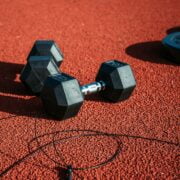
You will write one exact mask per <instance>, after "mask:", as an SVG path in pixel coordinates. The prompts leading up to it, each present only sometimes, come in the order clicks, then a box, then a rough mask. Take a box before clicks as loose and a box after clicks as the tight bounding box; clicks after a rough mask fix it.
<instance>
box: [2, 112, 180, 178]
mask: <svg viewBox="0 0 180 180" xmlns="http://www.w3.org/2000/svg"><path fill="white" fill-rule="evenodd" d="M32 114H33V113H32ZM42 115H45V114H42ZM16 116H17V115H16ZM16 116H15V115H12V116H11V117H9V118H14V117H16ZM4 119H8V117H6V118H4ZM0 120H3V119H0ZM67 133H81V134H79V135H74V136H67V137H63V138H59V139H55V137H56V136H57V135H60V134H67ZM84 133H85V134H84ZM47 135H53V138H52V141H50V142H48V143H46V144H43V145H41V144H40V141H39V140H38V139H40V138H42V137H44V136H47ZM93 136H94V137H98V136H103V137H111V138H112V139H113V140H115V141H116V144H117V147H116V150H115V152H114V153H113V154H112V155H111V156H110V157H109V158H108V159H106V160H104V161H103V162H100V163H99V164H96V165H92V166H86V167H74V166H72V165H71V164H67V163H66V162H65V159H64V158H63V156H62V154H61V152H60V150H59V149H57V145H58V144H61V143H63V142H65V141H68V140H72V139H78V138H81V137H93ZM120 137H127V138H134V139H143V140H148V141H156V142H158V143H165V144H169V145H175V146H179V143H174V142H170V141H165V140H159V139H155V138H146V137H141V136H134V135H127V134H114V133H107V132H101V131H96V130H89V129H85V130H78V129H70V130H62V131H54V132H51V133H46V134H42V135H38V134H37V120H36V119H35V137H34V138H33V139H31V141H29V143H28V150H29V153H28V154H26V155H24V156H23V157H21V158H20V159H18V160H17V161H15V162H14V163H12V164H11V165H10V166H9V167H7V168H6V169H4V170H3V171H2V172H0V177H3V176H4V175H6V174H7V173H8V172H9V171H10V170H11V169H13V168H14V167H16V166H17V165H19V164H20V163H22V162H24V161H25V160H26V159H28V158H29V157H31V156H33V155H34V154H36V153H38V152H40V151H41V152H42V153H43V154H44V155H45V156H46V157H47V158H48V159H50V160H51V161H52V162H54V163H55V164H56V165H57V166H58V167H61V168H64V177H63V179H65V180H72V179H73V173H74V174H76V171H80V170H81V171H84V170H88V169H96V168H100V167H102V166H105V165H107V164H108V163H110V162H112V161H113V160H115V158H117V157H118V156H119V155H120V153H121V152H122V148H123V143H122V141H121V140H120ZM34 141H35V142H36V143H37V145H38V147H37V148H36V149H34V150H31V148H30V144H31V143H32V142H34ZM48 146H53V147H54V151H55V153H56V155H57V156H58V157H59V158H60V159H61V160H62V161H63V163H60V162H58V161H57V160H55V159H53V158H52V157H50V156H49V155H48V154H47V153H46V151H45V150H44V148H45V147H48ZM60 178H61V177H60Z"/></svg>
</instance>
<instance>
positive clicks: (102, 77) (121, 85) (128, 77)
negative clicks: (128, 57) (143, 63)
mask: <svg viewBox="0 0 180 180" xmlns="http://www.w3.org/2000/svg"><path fill="white" fill-rule="evenodd" d="M96 81H104V82H105V84H106V88H105V90H104V91H101V92H100V93H101V94H102V95H103V97H105V98H107V99H108V100H111V101H113V102H118V101H122V100H125V99H127V98H129V97H130V95H131V94H132V92H133V90H134V88H135V86H136V81H135V78H134V75H133V72H132V70H131V67H130V65H128V64H126V63H123V62H120V61H117V60H112V61H107V62H105V63H103V64H102V65H101V67H100V69H99V72H98V74H97V76H96Z"/></svg>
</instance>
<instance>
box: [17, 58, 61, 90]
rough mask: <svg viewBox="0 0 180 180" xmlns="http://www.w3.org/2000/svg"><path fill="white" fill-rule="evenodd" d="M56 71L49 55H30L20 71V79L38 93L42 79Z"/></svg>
mask: <svg viewBox="0 0 180 180" xmlns="http://www.w3.org/2000/svg"><path fill="white" fill-rule="evenodd" d="M57 73H59V69H58V67H57V65H56V64H55V62H54V61H53V60H52V57H51V56H31V57H30V58H29V60H28V62H27V64H26V66H25V67H24V68H23V70H22V72H21V75H20V80H21V81H22V82H23V83H24V84H25V86H26V87H28V89H29V90H30V91H31V92H32V93H35V94H39V93H40V92H41V90H42V87H43V86H44V80H45V79H46V78H47V77H48V76H49V75H53V74H57Z"/></svg>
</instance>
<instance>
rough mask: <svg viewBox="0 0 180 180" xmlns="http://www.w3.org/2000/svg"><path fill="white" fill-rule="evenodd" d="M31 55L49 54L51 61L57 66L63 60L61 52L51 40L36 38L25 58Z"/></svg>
mask: <svg viewBox="0 0 180 180" xmlns="http://www.w3.org/2000/svg"><path fill="white" fill-rule="evenodd" d="M31 56H51V57H52V59H53V61H54V62H55V63H56V65H57V66H58V67H59V66H60V65H61V63H62V61H63V58H64V56H63V53H62V51H61V49H60V48H59V47H58V45H57V44H56V42H55V41H53V40H37V41H35V43H34V45H33V47H32V48H31V51H30V53H29V55H28V57H27V60H29V58H30V57H31Z"/></svg>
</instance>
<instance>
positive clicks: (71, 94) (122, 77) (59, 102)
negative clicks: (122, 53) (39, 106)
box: [40, 60, 136, 120]
mask: <svg viewBox="0 0 180 180" xmlns="http://www.w3.org/2000/svg"><path fill="white" fill-rule="evenodd" d="M135 86H136V81H135V78H134V75H133V72H132V70H131V67H130V65H128V64H127V63H124V62H120V61H118V60H111V61H107V62H104V63H102V65H101V67H100V69H99V72H98V74H97V76H96V82H93V83H90V84H87V85H83V86H80V84H79V82H78V80H77V79H75V78H74V77H72V76H70V75H68V74H65V73H58V74H54V75H52V76H48V77H47V79H46V80H45V82H44V86H43V89H42V92H41V95H40V96H41V99H42V102H43V105H44V107H45V110H46V112H47V113H48V114H50V115H51V116H53V117H54V118H56V119H59V120H62V119H67V118H71V117H74V116H76V115H77V113H78V112H79V110H80V108H81V106H82V103H83V101H84V97H85V96H86V95H89V94H93V93H98V92H99V93H100V94H101V95H102V96H103V97H104V98H106V99H108V100H110V101H112V102H119V101H123V100H125V99H128V98H129V97H130V95H131V94H132V92H133V90H134V88H135Z"/></svg>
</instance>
